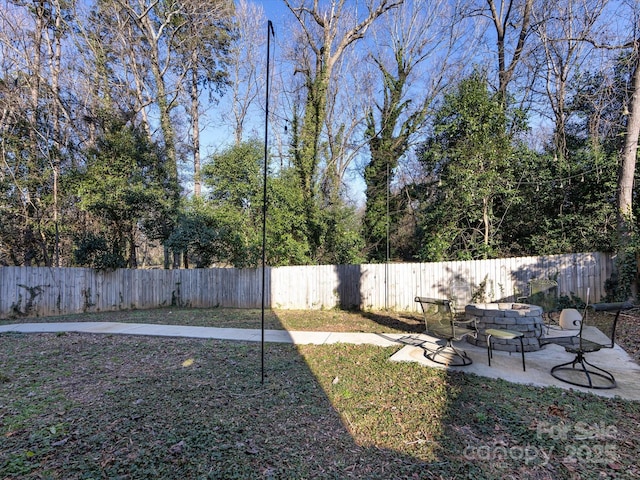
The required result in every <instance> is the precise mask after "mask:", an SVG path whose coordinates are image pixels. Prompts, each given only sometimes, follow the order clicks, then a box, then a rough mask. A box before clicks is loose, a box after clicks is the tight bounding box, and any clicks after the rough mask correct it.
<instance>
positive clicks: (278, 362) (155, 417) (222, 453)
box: [0, 333, 427, 479]
mask: <svg viewBox="0 0 640 480" xmlns="http://www.w3.org/2000/svg"><path fill="white" fill-rule="evenodd" d="M0 348H1V352H2V353H0V362H1V364H2V365H4V369H3V377H2V378H3V384H2V389H1V392H0V419H1V423H0V435H1V436H2V438H3V445H2V449H1V450H0V473H1V474H0V477H1V478H65V479H73V478H90V477H92V478H98V477H100V478H132V479H139V478H176V479H177V478H180V479H183V478H188V479H191V478H220V479H232V478H242V479H247V478H372V479H373V478H380V479H382V478H384V479H387V478H419V477H420V476H421V475H422V473H421V472H424V471H425V468H426V467H427V462H426V461H422V460H420V459H419V458H416V457H414V456H412V455H406V454H403V453H402V452H401V451H399V450H395V449H393V448H380V447H378V446H375V445H370V444H368V443H370V442H368V441H364V442H363V443H362V444H360V443H358V442H356V441H355V440H354V438H353V436H352V432H350V431H349V429H348V428H347V427H346V426H345V424H344V423H343V422H345V421H348V419H345V418H343V417H341V416H340V414H339V413H338V412H337V411H336V409H335V408H334V406H333V405H332V403H331V401H330V400H329V398H328V396H327V394H326V393H325V388H327V387H326V385H324V384H323V383H322V382H320V381H319V376H320V377H322V378H324V379H325V380H326V374H325V373H326V372H325V373H323V372H321V371H316V372H312V371H311V369H310V367H309V364H308V360H309V358H311V360H310V362H311V364H315V365H318V363H317V362H322V358H324V354H327V358H336V353H337V354H338V356H342V354H346V355H348V354H349V352H344V351H342V350H341V347H327V349H320V350H314V349H313V348H308V349H307V350H306V353H307V354H308V355H309V358H305V357H304V352H300V351H298V349H297V348H296V347H295V346H293V345H282V344H266V345H265V359H266V362H265V365H266V380H265V383H264V384H261V383H260V379H261V362H260V345H259V344H257V343H245V342H222V341H218V340H201V339H184V338H152V337H130V336H117V335H89V334H77V333H67V334H57V335H52V334H34V335H19V334H5V335H0ZM374 350H375V351H376V353H377V354H378V355H379V356H380V355H381V357H380V358H385V359H386V358H388V355H389V354H390V352H389V350H384V349H375V348H374ZM332 351H333V352H334V353H331V352H332ZM319 354H320V355H319ZM345 359H346V358H342V359H341V360H342V361H344V360H345ZM363 361H366V360H364V359H363ZM385 361H386V360H385ZM327 368H328V369H329V370H332V369H331V367H330V366H328V367H327ZM334 374H335V375H338V376H341V380H337V381H335V382H334V379H331V380H329V384H330V385H334V386H337V389H338V390H337V392H338V395H339V396H343V397H344V396H345V395H348V394H347V389H350V388H354V387H353V386H349V385H351V382H353V381H356V382H359V380H358V379H357V378H354V377H352V376H351V375H350V374H348V373H347V372H335V373H333V372H332V373H331V375H334ZM343 374H344V376H342V375H343ZM352 394H353V395H356V396H357V395H358V392H357V389H355V388H354V390H353V391H352ZM389 412H391V411H389ZM381 414H382V412H375V411H373V412H372V416H371V417H370V418H369V421H370V422H373V423H375V424H378V423H380V422H383V420H382V418H381V417H380V415H381ZM387 420H390V421H391V423H392V424H393V423H395V421H394V419H393V418H391V417H390V418H388V419H387ZM391 426H392V425H390V427H389V428H391ZM387 430H388V428H387Z"/></svg>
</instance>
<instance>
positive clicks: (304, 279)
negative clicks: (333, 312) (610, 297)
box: [0, 253, 613, 318]
mask: <svg viewBox="0 0 640 480" xmlns="http://www.w3.org/2000/svg"><path fill="white" fill-rule="evenodd" d="M612 272H613V260H612V258H611V256H610V255H607V254H603V253H584V254H571V255H552V256H544V257H518V258H504V259H496V260H475V261H468V262H438V263H402V264H396V263H392V264H364V265H319V266H299V267H268V268H267V271H266V275H265V278H266V282H265V300H266V306H267V307H270V308H282V309H321V308H324V309H330V308H335V307H342V308H361V309H364V310H381V309H392V310H396V311H415V310H416V305H415V303H414V301H413V299H414V297H415V296H416V295H421V296H432V297H440V298H454V299H456V300H457V301H458V302H459V303H469V302H470V301H471V300H472V298H474V299H475V300H477V301H488V302H490V301H505V302H509V301H515V300H516V298H517V297H518V296H521V295H524V294H526V291H527V282H528V281H529V280H530V279H532V278H544V277H549V278H555V279H556V280H557V281H558V283H559V286H560V295H571V294H574V295H577V296H579V297H580V298H582V299H586V292H587V288H588V289H590V292H591V293H590V301H591V302H597V301H599V300H600V299H601V298H602V297H603V296H604V294H605V292H604V284H605V281H606V280H607V279H609V278H610V277H611V274H612ZM261 305H262V270H261V269H233V268H208V269H194V270H127V269H121V270H115V271H111V272H101V271H96V270H93V269H88V268H45V267H0V318H8V317H16V316H47V315H62V314H68V313H81V312H97V311H109V310H126V309H146V308H157V307H168V306H179V307H218V306H220V307H237V308H260V306H261Z"/></svg>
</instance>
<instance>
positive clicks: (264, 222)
mask: <svg viewBox="0 0 640 480" xmlns="http://www.w3.org/2000/svg"><path fill="white" fill-rule="evenodd" d="M271 36H275V33H274V31H273V24H272V23H271V20H268V21H267V92H266V100H265V118H264V170H263V183H262V310H261V328H260V330H261V340H260V371H261V380H260V382H261V383H263V384H264V310H265V302H266V295H265V289H266V263H267V171H268V161H267V156H268V150H269V149H268V147H267V145H268V141H269V80H270V72H269V66H270V63H271V62H270V53H271Z"/></svg>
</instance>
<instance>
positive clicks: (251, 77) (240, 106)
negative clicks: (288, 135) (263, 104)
mask: <svg viewBox="0 0 640 480" xmlns="http://www.w3.org/2000/svg"><path fill="white" fill-rule="evenodd" d="M265 28H266V21H265V17H264V11H263V9H262V7H261V6H260V5H257V4H255V3H251V2H249V1H248V0H240V1H239V2H238V5H237V7H236V14H235V29H236V37H237V38H236V39H235V41H234V45H233V46H232V48H231V51H230V55H229V56H230V68H229V80H230V90H231V92H230V93H231V95H230V96H231V107H230V109H229V110H230V111H229V110H227V111H225V112H223V119H224V120H225V121H226V122H227V123H229V124H231V126H232V129H233V138H234V140H235V143H236V145H237V144H239V143H240V142H242V140H243V139H244V136H245V130H246V128H247V119H248V116H249V114H250V112H251V111H252V110H253V109H255V108H256V101H257V100H258V99H259V97H260V95H261V91H262V88H263V81H262V80H263V78H262V75H263V74H262V73H261V68H260V62H261V59H262V58H263V56H264V53H263V49H264V33H263V32H264V31H265Z"/></svg>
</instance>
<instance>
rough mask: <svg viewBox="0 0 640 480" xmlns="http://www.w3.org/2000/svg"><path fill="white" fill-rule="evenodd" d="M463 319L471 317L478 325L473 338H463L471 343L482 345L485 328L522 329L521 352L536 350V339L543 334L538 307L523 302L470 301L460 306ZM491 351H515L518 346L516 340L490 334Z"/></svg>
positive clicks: (537, 345)
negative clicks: (522, 347)
mask: <svg viewBox="0 0 640 480" xmlns="http://www.w3.org/2000/svg"><path fill="white" fill-rule="evenodd" d="M464 311H465V316H466V318H467V319H472V318H475V320H476V323H477V326H478V335H477V337H476V338H473V337H471V336H468V337H467V341H468V342H469V343H472V344H474V345H478V346H481V347H486V345H487V336H486V335H484V334H483V333H482V332H484V331H485V330H487V329H489V328H498V329H502V330H513V331H516V332H523V333H524V337H523V339H522V343H523V344H524V351H525V352H533V351H536V350H539V349H540V341H539V338H541V337H542V336H543V335H544V330H543V328H542V327H543V322H542V307H539V306H537V305H528V304H525V303H473V304H470V305H467V306H466V307H465V309H464ZM491 343H492V344H493V348H494V350H504V351H507V352H515V351H518V350H519V349H520V340H518V339H517V338H516V339H513V340H504V339H501V338H496V337H493V341H492V342H491Z"/></svg>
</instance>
